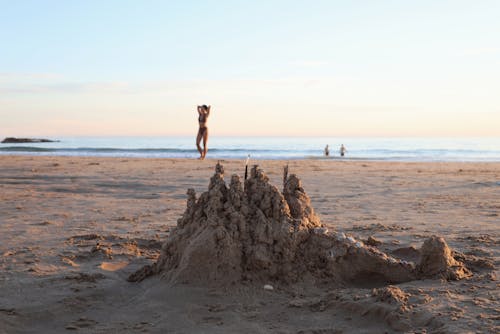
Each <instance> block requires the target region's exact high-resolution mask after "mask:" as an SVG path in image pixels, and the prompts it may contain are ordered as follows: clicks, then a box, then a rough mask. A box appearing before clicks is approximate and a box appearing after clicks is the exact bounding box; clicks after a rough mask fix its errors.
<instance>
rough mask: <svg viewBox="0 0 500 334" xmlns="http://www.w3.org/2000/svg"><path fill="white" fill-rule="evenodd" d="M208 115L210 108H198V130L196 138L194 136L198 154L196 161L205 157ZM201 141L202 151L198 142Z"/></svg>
mask: <svg viewBox="0 0 500 334" xmlns="http://www.w3.org/2000/svg"><path fill="white" fill-rule="evenodd" d="M209 115H210V106H207V105H205V104H204V105H202V106H198V124H199V125H200V128H199V129H198V136H196V147H197V148H198V152H200V157H199V158H198V159H200V160H203V159H205V156H206V155H207V150H208V148H207V141H208V128H207V120H208V116H209ZM202 139H203V150H202V149H201V146H200V142H201V140H202Z"/></svg>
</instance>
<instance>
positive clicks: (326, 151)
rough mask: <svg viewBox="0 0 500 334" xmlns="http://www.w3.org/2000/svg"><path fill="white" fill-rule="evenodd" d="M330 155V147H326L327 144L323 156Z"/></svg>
mask: <svg viewBox="0 0 500 334" xmlns="http://www.w3.org/2000/svg"><path fill="white" fill-rule="evenodd" d="M329 155H330V148H329V147H328V144H327V145H326V147H325V157H327V156H329Z"/></svg>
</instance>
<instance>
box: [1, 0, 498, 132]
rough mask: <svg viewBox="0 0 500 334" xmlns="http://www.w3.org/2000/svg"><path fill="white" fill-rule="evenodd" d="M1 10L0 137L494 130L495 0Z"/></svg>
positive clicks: (220, 0) (87, 4)
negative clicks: (206, 109) (200, 110)
mask: <svg viewBox="0 0 500 334" xmlns="http://www.w3.org/2000/svg"><path fill="white" fill-rule="evenodd" d="M0 8H1V11H0V136H4V137H5V136H104V135H110V136H118V135H123V136H136V135H137V136H175V135H191V134H193V135H195V134H196V132H197V127H198V124H197V112H196V106H197V105H199V104H208V105H212V113H211V116H210V119H209V123H208V125H209V129H210V133H211V135H219V136H238V135H240V136H294V135H297V136H447V137H450V136H461V137H462V136H500V130H499V129H500V93H499V92H500V20H499V19H498V18H499V17H500V1H497V0H475V1H470V0H469V1H462V0H448V1H445V0H432V1H428V0H419V1H394V0H393V1H390V0H357V1H337V0H329V1H321V0H318V1H305V0H304V1H294V0H287V1H281V0H266V1H261V0H256V1H239V0H232V1H226V0H217V1H215V0H214V1H201V0H200V1H195V0H184V1H168V0H164V1H152V0H143V1H127V0H106V1H104V0H99V1H94V0H81V1H78V0H74V1H66V0H60V1H54V0H53V1H49V0H38V1H34V0H33V1H30V0H19V1H11V0H8V1H4V0H0Z"/></svg>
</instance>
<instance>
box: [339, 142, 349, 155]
mask: <svg viewBox="0 0 500 334" xmlns="http://www.w3.org/2000/svg"><path fill="white" fill-rule="evenodd" d="M339 151H340V156H341V157H343V156H344V155H345V152H347V149H346V148H345V146H344V144H342V145H340V150H339Z"/></svg>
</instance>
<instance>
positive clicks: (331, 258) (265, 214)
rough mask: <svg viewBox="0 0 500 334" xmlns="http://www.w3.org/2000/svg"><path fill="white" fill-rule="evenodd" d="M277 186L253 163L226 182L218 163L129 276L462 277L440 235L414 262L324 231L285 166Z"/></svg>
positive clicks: (176, 279) (224, 279) (333, 280)
mask: <svg viewBox="0 0 500 334" xmlns="http://www.w3.org/2000/svg"><path fill="white" fill-rule="evenodd" d="M283 183H284V185H283V192H280V191H279V190H278V188H276V187H275V186H273V185H271V184H270V183H269V179H268V177H267V176H266V175H265V174H264V172H263V171H262V170H260V169H259V168H258V167H257V166H254V167H253V168H252V170H251V173H250V176H249V178H248V179H247V180H245V181H244V183H242V182H241V181H240V178H239V176H237V175H233V176H232V177H231V180H230V183H229V186H227V185H226V183H225V181H224V168H223V166H222V165H220V164H217V166H216V168H215V175H214V176H213V177H212V178H211V179H210V184H209V187H208V191H207V192H204V193H203V194H201V195H200V196H199V198H197V197H196V193H195V191H194V190H193V189H189V190H188V193H187V194H188V200H187V208H186V211H185V212H184V214H183V216H182V218H180V219H179V220H178V222H177V227H176V228H175V229H174V230H173V231H172V232H171V234H170V235H169V237H168V239H167V240H166V242H165V243H164V245H163V247H162V251H161V255H160V257H159V259H158V261H157V262H156V263H154V264H153V265H151V266H146V267H144V268H142V269H141V270H139V271H137V272H136V273H134V274H132V275H131V276H130V277H129V281H141V280H143V279H144V278H146V277H148V276H150V275H154V274H160V275H162V277H163V278H164V279H166V280H167V281H169V282H171V283H190V284H196V285H202V286H205V285H230V284H236V283H240V282H245V281H247V282H254V283H263V282H281V283H287V284H288V283H296V282H304V281H307V282H312V283H328V284H333V285H335V286H342V285H354V286H378V285H380V286H382V285H385V284H389V283H401V282H406V281H411V280H415V279H418V278H421V277H432V276H442V275H443V273H445V277H446V278H449V279H460V278H463V277H465V276H467V275H466V273H468V271H467V269H466V268H465V267H464V266H463V264H462V263H460V262H458V261H456V260H453V261H451V260H450V258H449V257H451V253H450V251H449V248H448V246H447V245H446V243H445V242H444V240H443V239H442V238H433V239H431V241H426V243H424V248H423V250H422V255H423V256H422V261H421V263H420V264H418V265H415V264H414V263H412V262H407V261H402V260H398V259H396V258H394V257H391V256H388V255H387V254H385V253H382V252H381V251H379V250H378V249H377V248H375V247H371V246H367V245H365V244H363V242H361V241H359V240H356V239H354V238H353V237H351V236H346V235H345V234H344V233H337V232H329V231H328V229H327V228H326V227H324V226H323V225H322V224H321V222H320V219H319V217H318V216H317V215H316V214H315V212H314V209H313V208H312V206H311V203H310V199H309V197H308V196H307V194H306V192H305V191H304V189H303V187H302V184H301V181H300V179H299V178H298V177H297V176H296V175H293V174H292V175H288V171H287V169H285V175H284V179H283ZM435 240H438V244H436V241H435ZM431 246H432V247H431ZM443 246H444V248H443ZM443 249H444V250H443ZM446 249H447V250H448V251H446ZM451 272H460V274H456V275H452V274H450V273H451ZM462 273H463V274H462Z"/></svg>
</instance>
